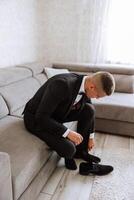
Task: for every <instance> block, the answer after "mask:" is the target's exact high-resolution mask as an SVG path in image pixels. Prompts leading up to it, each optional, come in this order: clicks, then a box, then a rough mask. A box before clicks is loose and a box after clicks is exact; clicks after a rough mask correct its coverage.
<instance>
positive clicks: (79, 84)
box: [64, 75, 84, 118]
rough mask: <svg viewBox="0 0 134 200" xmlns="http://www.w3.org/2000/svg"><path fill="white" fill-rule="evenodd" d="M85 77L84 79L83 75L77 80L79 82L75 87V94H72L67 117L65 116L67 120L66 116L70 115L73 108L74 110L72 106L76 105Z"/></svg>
mask: <svg viewBox="0 0 134 200" xmlns="http://www.w3.org/2000/svg"><path fill="white" fill-rule="evenodd" d="M83 77H84V76H83V75H79V77H78V80H77V82H76V85H74V89H73V94H72V97H71V100H70V103H69V106H68V109H67V112H66V114H65V116H64V117H65V118H66V116H67V115H68V114H69V112H70V111H71V108H72V106H73V104H74V101H75V99H76V96H77V94H78V92H79V89H80V86H81V83H82V79H83Z"/></svg>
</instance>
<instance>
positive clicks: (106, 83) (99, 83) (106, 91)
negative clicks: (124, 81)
mask: <svg viewBox="0 0 134 200" xmlns="http://www.w3.org/2000/svg"><path fill="white" fill-rule="evenodd" d="M84 88H85V93H86V95H87V97H89V98H101V97H104V96H109V95H111V94H112V93H113V92H114V89H115V80H114V78H113V76H112V74H110V73H109V72H105V71H100V72H96V73H94V74H93V75H91V76H87V77H86V80H85V85H84Z"/></svg>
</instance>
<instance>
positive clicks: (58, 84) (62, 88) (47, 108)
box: [36, 80, 67, 136]
mask: <svg viewBox="0 0 134 200" xmlns="http://www.w3.org/2000/svg"><path fill="white" fill-rule="evenodd" d="M66 94H67V86H66V84H65V83H64V81H62V80H58V81H57V80H55V81H53V82H50V83H49V85H48V87H46V89H45V91H44V95H43V97H42V99H41V102H40V104H39V106H38V109H37V111H36V119H37V121H38V122H39V124H41V126H43V128H44V131H46V132H47V133H50V134H54V135H56V136H62V135H63V134H64V133H65V131H66V130H67V127H65V126H64V125H63V124H61V123H59V122H57V121H56V120H55V119H54V118H52V115H53V113H54V111H55V110H56V108H57V106H58V105H59V104H60V103H61V102H62V100H63V99H64V98H66Z"/></svg>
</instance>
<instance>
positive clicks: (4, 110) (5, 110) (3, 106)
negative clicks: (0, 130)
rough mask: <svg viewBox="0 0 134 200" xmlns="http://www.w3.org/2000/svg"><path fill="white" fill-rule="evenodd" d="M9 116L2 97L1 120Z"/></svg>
mask: <svg viewBox="0 0 134 200" xmlns="http://www.w3.org/2000/svg"><path fill="white" fill-rule="evenodd" d="M8 114H9V110H8V107H7V105H6V103H5V101H4V99H3V97H2V96H1V95H0V119H1V118H3V117H5V116H6V115H8Z"/></svg>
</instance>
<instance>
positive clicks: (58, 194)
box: [38, 133, 134, 200]
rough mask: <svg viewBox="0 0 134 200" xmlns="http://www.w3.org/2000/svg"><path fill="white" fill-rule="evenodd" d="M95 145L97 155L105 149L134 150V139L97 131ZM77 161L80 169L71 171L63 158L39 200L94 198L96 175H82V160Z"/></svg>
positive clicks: (85, 199)
mask: <svg viewBox="0 0 134 200" xmlns="http://www.w3.org/2000/svg"><path fill="white" fill-rule="evenodd" d="M95 146H96V147H95V148H94V150H93V151H92V152H91V153H93V154H95V155H99V154H100V153H101V151H102V150H104V149H109V150H114V151H115V150H117V151H118V150H122V151H123V150H129V151H132V152H134V139H133V138H129V137H121V136H116V135H109V134H103V133H96V136H95ZM100 155H101V154H100ZM76 162H77V166H78V169H77V170H75V171H70V170H67V169H65V167H64V160H63V159H61V160H60V161H59V163H58V165H57V168H56V169H55V171H54V172H53V174H52V175H51V177H50V178H49V180H48V182H47V183H46V185H45V186H44V188H43V190H42V192H41V193H40V196H39V198H38V200H92V199H90V195H91V193H92V186H93V183H94V179H95V176H93V175H90V176H81V175H80V174H79V163H80V162H82V161H81V160H78V159H77V160H76ZM107 164H108V163H107ZM109 199H111V198H109ZM102 200H103V199H102ZM128 200H129V199H128Z"/></svg>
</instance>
